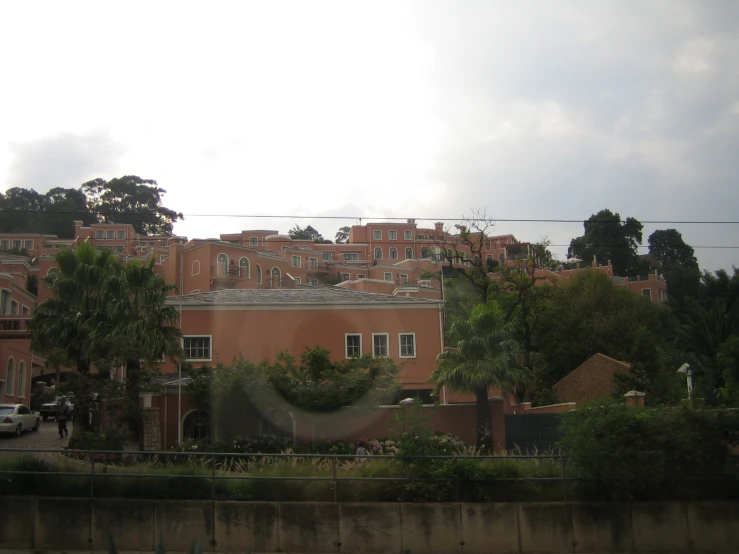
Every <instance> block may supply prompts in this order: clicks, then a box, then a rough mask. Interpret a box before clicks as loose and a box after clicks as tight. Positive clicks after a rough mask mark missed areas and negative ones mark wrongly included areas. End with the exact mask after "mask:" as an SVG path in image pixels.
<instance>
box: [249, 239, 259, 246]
mask: <svg viewBox="0 0 739 554" xmlns="http://www.w3.org/2000/svg"><path fill="white" fill-rule="evenodd" d="M249 246H259V237H249Z"/></svg>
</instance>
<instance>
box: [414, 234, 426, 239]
mask: <svg viewBox="0 0 739 554" xmlns="http://www.w3.org/2000/svg"><path fill="white" fill-rule="evenodd" d="M416 238H417V239H420V240H423V239H425V238H426V237H425V236H423V235H416Z"/></svg>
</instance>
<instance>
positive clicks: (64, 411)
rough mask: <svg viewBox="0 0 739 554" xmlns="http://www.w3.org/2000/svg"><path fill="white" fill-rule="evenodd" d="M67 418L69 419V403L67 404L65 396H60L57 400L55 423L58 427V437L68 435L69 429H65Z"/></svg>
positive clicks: (61, 437)
mask: <svg viewBox="0 0 739 554" xmlns="http://www.w3.org/2000/svg"><path fill="white" fill-rule="evenodd" d="M67 419H69V404H67V399H66V398H62V399H61V400H60V401H59V406H58V407H57V414H56V424H57V427H58V428H59V438H60V439H63V438H64V437H67V436H69V431H68V430H67Z"/></svg>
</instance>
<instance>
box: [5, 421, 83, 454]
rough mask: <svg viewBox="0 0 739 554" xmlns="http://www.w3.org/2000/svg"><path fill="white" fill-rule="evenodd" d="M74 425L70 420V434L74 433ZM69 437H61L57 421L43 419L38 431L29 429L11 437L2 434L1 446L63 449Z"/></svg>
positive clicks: (29, 448) (68, 426)
mask: <svg viewBox="0 0 739 554" xmlns="http://www.w3.org/2000/svg"><path fill="white" fill-rule="evenodd" d="M72 425H73V423H72V422H71V421H70V422H68V423H67V429H69V434H70V436H71V434H72ZM67 440H68V439H66V438H65V439H60V438H59V430H58V428H57V425H56V421H52V420H49V421H44V420H43V419H42V420H41V427H40V428H39V430H38V431H36V432H33V431H27V432H25V433H23V434H22V435H21V436H20V437H12V436H11V437H9V436H3V435H0V448H23V449H25V450H33V449H35V448H41V449H54V450H57V449H62V448H64V447H65V446H67Z"/></svg>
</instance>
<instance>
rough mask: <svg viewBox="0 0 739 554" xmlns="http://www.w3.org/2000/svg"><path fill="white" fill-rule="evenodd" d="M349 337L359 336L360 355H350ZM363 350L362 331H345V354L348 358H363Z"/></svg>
mask: <svg viewBox="0 0 739 554" xmlns="http://www.w3.org/2000/svg"><path fill="white" fill-rule="evenodd" d="M349 337H359V356H350V355H349ZM362 352H363V350H362V333H344V356H345V357H346V359H347V360H351V359H352V358H361V357H362Z"/></svg>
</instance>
